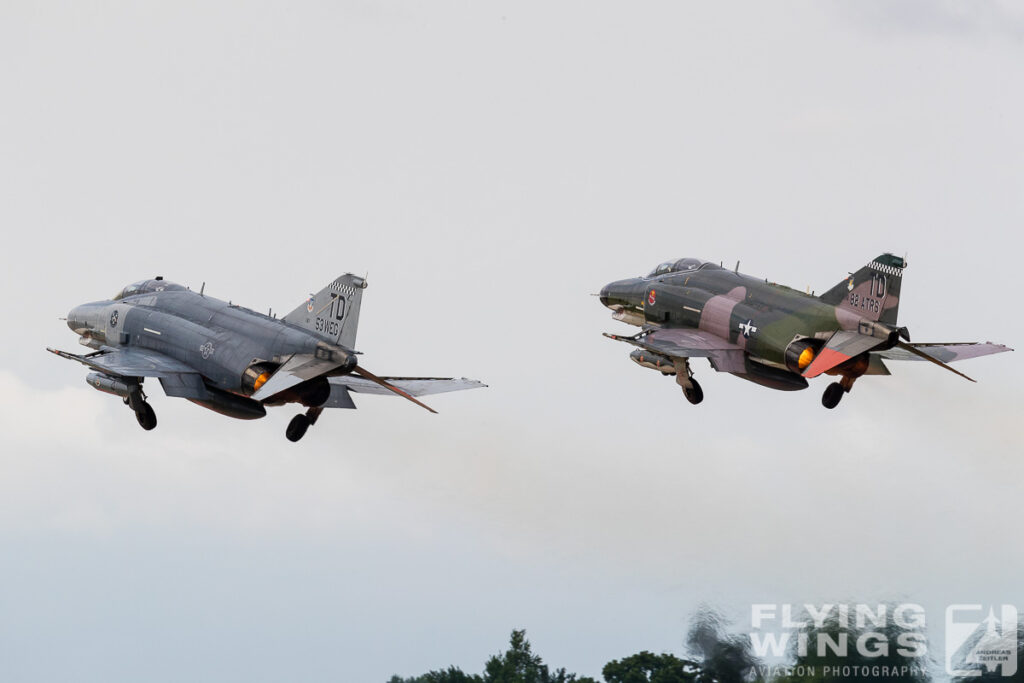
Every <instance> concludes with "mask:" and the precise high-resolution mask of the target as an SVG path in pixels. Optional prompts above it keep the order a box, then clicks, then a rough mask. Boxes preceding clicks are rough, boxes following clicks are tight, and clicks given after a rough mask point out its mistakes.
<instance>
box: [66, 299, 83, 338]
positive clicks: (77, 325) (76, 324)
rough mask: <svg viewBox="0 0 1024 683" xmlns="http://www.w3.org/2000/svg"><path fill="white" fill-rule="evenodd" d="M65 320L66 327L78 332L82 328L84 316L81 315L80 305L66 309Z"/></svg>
mask: <svg viewBox="0 0 1024 683" xmlns="http://www.w3.org/2000/svg"><path fill="white" fill-rule="evenodd" d="M67 322H68V327H69V328H71V331H72V332H78V331H79V330H81V329H83V328H84V322H85V316H84V315H83V311H82V307H81V306H75V307H74V308H72V309H71V310H70V311H68V317H67ZM78 333H79V334H81V332H78Z"/></svg>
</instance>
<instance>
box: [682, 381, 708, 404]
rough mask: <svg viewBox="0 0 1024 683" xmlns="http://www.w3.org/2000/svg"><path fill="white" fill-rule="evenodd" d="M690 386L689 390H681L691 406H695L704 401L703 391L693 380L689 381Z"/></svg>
mask: <svg viewBox="0 0 1024 683" xmlns="http://www.w3.org/2000/svg"><path fill="white" fill-rule="evenodd" d="M690 384H691V385H692V386H691V387H690V388H686V387H684V388H683V396H685V397H686V400H687V401H689V402H690V403H692V404H693V405H697V404H698V403H700V402H701V401H703V400H704V390H703V389H701V388H700V385H699V384H697V380H695V379H691V380H690Z"/></svg>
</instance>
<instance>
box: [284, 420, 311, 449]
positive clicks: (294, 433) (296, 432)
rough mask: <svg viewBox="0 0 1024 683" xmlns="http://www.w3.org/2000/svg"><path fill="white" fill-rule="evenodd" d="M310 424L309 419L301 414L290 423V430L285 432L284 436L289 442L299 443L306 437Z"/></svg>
mask: <svg viewBox="0 0 1024 683" xmlns="http://www.w3.org/2000/svg"><path fill="white" fill-rule="evenodd" d="M309 424H310V423H309V418H308V417H306V416H305V415H302V414H301V413H300V414H298V415H296V416H295V417H293V418H292V421H291V422H289V423H288V429H286V430H284V435H285V437H286V438H287V439H288V440H289V441H293V442H294V441H298V440H299V439H301V438H302V437H303V436H305V435H306V430H307V429H309Z"/></svg>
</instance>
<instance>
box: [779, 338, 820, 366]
mask: <svg viewBox="0 0 1024 683" xmlns="http://www.w3.org/2000/svg"><path fill="white" fill-rule="evenodd" d="M821 344H822V342H820V341H817V340H814V339H797V340H796V341H794V342H792V343H791V344H790V345H789V346H787V347H786V367H787V368H789V369H790V370H792V371H793V372H796V373H803V371H804V370H806V369H807V366H808V365H810V364H811V363H812V362H813V361H814V357H815V356H816V355H818V350H819V349H820V347H821Z"/></svg>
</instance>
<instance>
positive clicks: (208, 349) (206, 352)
mask: <svg viewBox="0 0 1024 683" xmlns="http://www.w3.org/2000/svg"><path fill="white" fill-rule="evenodd" d="M199 353H201V354H203V360H206V359H207V358H209V357H210V356H212V355H213V344H211V343H210V342H206V343H205V344H203V345H202V346H200V347H199Z"/></svg>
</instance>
